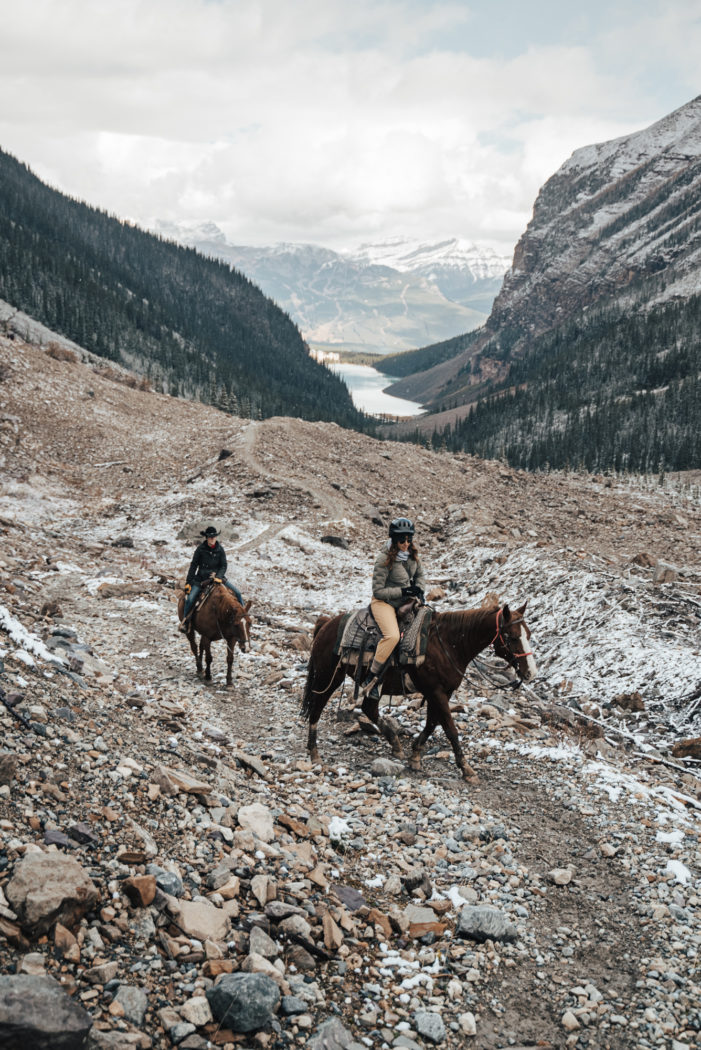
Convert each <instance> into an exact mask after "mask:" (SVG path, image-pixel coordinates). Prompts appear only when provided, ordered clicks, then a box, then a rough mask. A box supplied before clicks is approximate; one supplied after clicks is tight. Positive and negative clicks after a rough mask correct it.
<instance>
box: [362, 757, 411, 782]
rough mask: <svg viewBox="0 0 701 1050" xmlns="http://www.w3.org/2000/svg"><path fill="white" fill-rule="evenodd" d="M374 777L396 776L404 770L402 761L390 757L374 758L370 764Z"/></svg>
mask: <svg viewBox="0 0 701 1050" xmlns="http://www.w3.org/2000/svg"><path fill="white" fill-rule="evenodd" d="M370 772H371V773H372V775H373V776H374V777H396V776H400V775H401V774H402V773H403V772H404V765H403V763H402V762H393V761H392V759H391V758H376V759H375V761H374V762H373V763H372V765H371V766H370Z"/></svg>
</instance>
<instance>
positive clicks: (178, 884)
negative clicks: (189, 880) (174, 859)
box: [146, 864, 183, 897]
mask: <svg viewBox="0 0 701 1050" xmlns="http://www.w3.org/2000/svg"><path fill="white" fill-rule="evenodd" d="M146 874H147V875H155V876H156V885H157V886H158V888H159V890H162V891H163V893H167V894H169V895H170V896H171V897H182V895H183V882H182V879H181V878H180V876H179V875H176V874H175V872H173V871H164V870H163V868H159V866H158V865H157V864H147V865H146Z"/></svg>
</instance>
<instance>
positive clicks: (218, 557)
mask: <svg viewBox="0 0 701 1050" xmlns="http://www.w3.org/2000/svg"><path fill="white" fill-rule="evenodd" d="M218 535H219V533H218V532H217V530H216V529H215V528H214V526H213V525H208V526H207V528H206V529H205V530H204V532H201V533H200V536H204V539H203V541H202V543H200V544H199V546H198V547H197V549H196V550H195V553H194V555H193V557H192V561H191V562H190V568H189V570H188V573H187V582H186V584H185V608H184V609H183V619H182V623H181V624H180V630H181V631H182V632H183V634H187V630H188V626H189V624H188V618H189V616H190V613H191V612H192V610H193V607H194V605H195V602H196V601H197V598H198V596H199V593H200V591H201V590H202V587H203V586H204V584H205V583H206V582H207V580H209V579H211V578H213V577H216V579H218V580H221V582H222V583H223V584H224V586H225V587H228V588H229V590H230V591H233V592H234V594H235V595H236V597H237V599H238V601H239V602H240V603H241V605H243V598H242V597H241V592H240V591H239V589H238V587H235V586H234V584H233V583H231V581H230V580H227V579H226V554H225V553H224V548H223V547H222V545H221V543H219V541H218V540H217V536H218Z"/></svg>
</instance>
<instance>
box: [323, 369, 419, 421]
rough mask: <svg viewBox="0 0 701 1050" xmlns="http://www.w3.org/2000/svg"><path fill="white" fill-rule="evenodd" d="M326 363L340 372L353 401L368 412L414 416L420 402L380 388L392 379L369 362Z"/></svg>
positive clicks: (357, 406)
mask: <svg viewBox="0 0 701 1050" xmlns="http://www.w3.org/2000/svg"><path fill="white" fill-rule="evenodd" d="M326 363H327V365H328V367H329V368H330V369H331V371H332V372H335V373H336V375H338V376H340V377H341V379H342V380H343V381H344V383H345V384H346V386H347V387H348V389H349V390H350V394H351V397H352V399H353V404H354V405H355V407H356V408H359V409H360V411H361V412H367V413H368V414H369V415H371V416H381V415H388V416H418V415H420V414H421V412H423V406H422V405H419V404H417V402H416V401H405V399H404V398H403V397H392V395H391V394H385V393H383V390H382V388H383V387H385V386H389V385H390V383H391V382H393V380H392V377H391V376H388V375H385V374H384V373H383V372H378V371H377V369H376V368H371V367H370V365H352V364H347V363H346V362H345V361H341V362H335V361H327V362H326Z"/></svg>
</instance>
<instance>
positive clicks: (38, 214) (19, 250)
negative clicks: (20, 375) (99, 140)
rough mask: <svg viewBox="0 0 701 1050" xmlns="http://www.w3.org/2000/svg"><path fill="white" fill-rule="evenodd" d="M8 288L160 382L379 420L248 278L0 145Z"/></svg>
mask: <svg viewBox="0 0 701 1050" xmlns="http://www.w3.org/2000/svg"><path fill="white" fill-rule="evenodd" d="M0 298H2V299H4V300H5V301H6V302H8V303H10V304H11V305H12V306H14V307H16V308H17V309H19V310H22V311H24V312H25V313H27V314H29V315H30V316H31V317H33V318H35V319H36V320H38V321H41V322H42V323H43V324H45V325H46V326H47V327H49V328H51V329H53V330H54V331H56V332H58V333H59V334H61V335H64V336H66V337H67V338H69V339H71V340H73V341H74V342H75V343H77V344H79V345H80V346H82V347H84V348H85V349H87V350H90V351H92V352H93V353H95V354H98V355H99V356H101V357H104V358H107V359H109V360H111V361H114V362H117V363H119V364H121V365H124V366H125V367H127V368H129V369H131V370H132V371H134V372H136V373H138V374H140V375H142V376H145V377H146V378H147V379H148V380H149V381H150V383H151V385H152V387H153V388H155V389H157V390H162V391H164V392H167V393H171V394H173V395H178V396H183V397H188V398H199V399H200V400H202V401H206V402H209V403H211V404H215V405H218V406H219V407H222V408H224V409H227V410H229V411H232V412H235V413H237V414H239V415H243V416H250V417H252V418H264V417H268V416H273V415H288V416H299V417H301V418H303V419H309V420H329V421H335V422H337V423H339V424H341V425H343V426H348V427H353V428H356V429H359V430H372V427H373V424H372V421H371V420H370V419H368V417H367V416H365V415H363V414H362V413H361V412H359V411H358V410H357V409H356V408H355V406H354V405H353V403H352V401H351V398H350V394H349V392H348V389H347V387H346V386H345V384H344V383H342V381H341V380H340V379H339V378H338V377H337V376H335V375H334V374H333V373H332V372H330V371H329V370H328V369H327V368H325V367H324V366H322V365H320V364H318V363H317V362H316V361H314V360H313V358H311V357H310V356H309V353H308V350H307V346H306V344H305V343H304V340H303V339H302V336H301V334H300V332H299V330H298V329H297V327H296V326H295V325H294V323H293V322H292V321H291V320H290V318H289V317H288V316H287V314H285V313H284V312H283V311H282V310H281V309H280V308H279V307H278V306H276V305H275V303H273V302H272V300H270V299H268V298H266V296H265V295H264V294H263V293H262V292H261V291H260V289H259V288H257V287H256V286H255V285H253V284H252V283H251V282H250V281H249V280H247V279H246V277H244V276H243V275H242V274H240V273H238V272H237V271H236V270H233V269H232V268H231V267H230V266H229V265H228V264H226V263H224V262H221V261H218V260H215V259H210V258H205V257H204V256H202V255H199V254H198V253H197V252H196V251H194V250H193V249H189V248H183V247H180V246H178V245H176V244H172V243H170V242H168V241H164V240H162V239H161V238H159V237H156V236H153V235H151V234H148V233H146V232H144V231H143V230H141V229H139V228H138V227H136V226H133V225H131V224H129V223H126V222H121V221H120V220H118V219H116V218H114V217H112V216H109V215H108V214H106V213H105V212H103V211H99V210H97V209H95V208H92V207H89V206H87V205H86V204H83V203H81V202H79V201H76V200H73V199H71V198H69V197H67V196H65V195H63V194H61V193H59V192H57V191H56V190H53V189H51V188H50V187H48V186H47V185H45V184H44V183H42V182H41V181H40V180H39V179H38V178H37V177H36V176H35V175H33V174H32V172H31V171H30V170H29V168H28V167H27V166H26V165H24V164H21V163H20V162H19V161H17V160H16V159H15V158H14V157H12V156H10V155H9V154H7V153H5V152H3V151H2V150H0Z"/></svg>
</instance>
